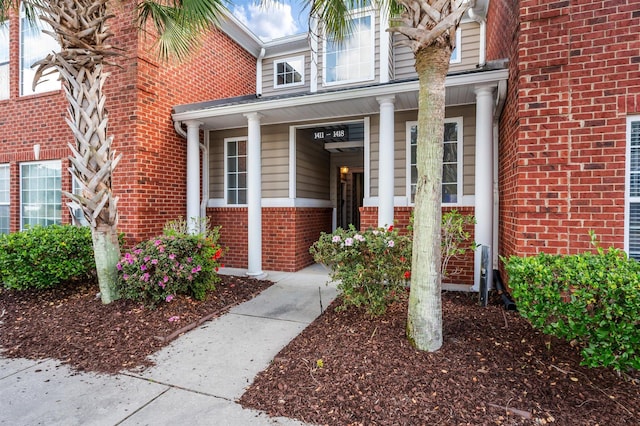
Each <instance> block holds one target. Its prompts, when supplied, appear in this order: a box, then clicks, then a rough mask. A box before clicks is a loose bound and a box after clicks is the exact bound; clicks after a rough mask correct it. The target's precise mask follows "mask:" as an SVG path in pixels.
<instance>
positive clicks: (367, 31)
mask: <svg viewBox="0 0 640 426" xmlns="http://www.w3.org/2000/svg"><path fill="white" fill-rule="evenodd" d="M351 24H352V26H351V32H350V33H349V34H347V35H346V36H345V38H344V40H342V41H337V40H334V39H331V38H329V39H327V41H326V43H325V50H324V67H323V72H324V74H323V80H324V83H325V84H328V85H331V84H338V83H348V82H355V81H363V80H371V79H373V77H374V63H373V60H374V44H375V34H374V29H375V23H374V15H373V13H371V12H369V13H367V14H364V15H363V14H357V15H354V16H353V17H352V18H351Z"/></svg>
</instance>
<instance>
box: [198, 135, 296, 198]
mask: <svg viewBox="0 0 640 426" xmlns="http://www.w3.org/2000/svg"><path fill="white" fill-rule="evenodd" d="M261 133H262V134H261V136H262V197H263V198H286V197H288V196H289V129H288V127H287V126H263V127H262V129H261ZM246 135H247V130H246V129H233V130H224V131H217V132H216V131H212V132H209V197H210V198H225V194H224V140H225V139H226V138H233V137H246Z"/></svg>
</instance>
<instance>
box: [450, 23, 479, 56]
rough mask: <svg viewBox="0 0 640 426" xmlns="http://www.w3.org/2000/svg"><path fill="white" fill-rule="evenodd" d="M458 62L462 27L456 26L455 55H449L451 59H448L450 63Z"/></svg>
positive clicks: (460, 54)
mask: <svg viewBox="0 0 640 426" xmlns="http://www.w3.org/2000/svg"><path fill="white" fill-rule="evenodd" d="M481 43H482V42H481ZM452 53H453V52H452ZM460 62H462V27H458V29H457V30H456V56H455V57H454V56H453V55H451V59H449V63H450V64H459V63H460Z"/></svg>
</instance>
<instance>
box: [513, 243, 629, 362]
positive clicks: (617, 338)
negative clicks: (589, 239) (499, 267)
mask: <svg viewBox="0 0 640 426" xmlns="http://www.w3.org/2000/svg"><path fill="white" fill-rule="evenodd" d="M505 267H506V271H507V273H508V276H509V287H510V288H511V290H512V295H513V298H514V299H515V301H516V303H517V305H518V311H519V312H520V313H521V314H522V316H523V317H525V318H526V319H527V320H529V322H530V323H531V324H532V325H533V326H534V327H535V328H538V329H541V330H542V331H543V332H544V333H547V334H551V335H554V336H557V337H560V338H563V339H566V340H568V341H572V342H574V343H577V344H578V345H579V346H580V348H581V355H582V358H583V364H584V365H587V366H589V367H598V366H610V367H612V368H614V369H615V370H626V369H628V368H635V369H640V316H639V314H638V313H639V312H640V264H639V263H638V262H636V261H635V260H633V259H627V257H626V254H625V253H624V252H622V251H620V250H618V249H615V248H610V249H608V250H606V251H605V250H603V249H602V248H598V250H597V252H596V253H582V254H576V255H566V256H562V255H548V254H539V255H537V256H532V257H524V258H522V257H515V256H512V257H510V258H509V259H508V260H507V261H506V262H505Z"/></svg>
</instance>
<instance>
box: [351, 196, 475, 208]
mask: <svg viewBox="0 0 640 426" xmlns="http://www.w3.org/2000/svg"><path fill="white" fill-rule="evenodd" d="M474 200H475V198H474V196H473V195H466V196H464V197H463V200H462V202H461V203H442V204H441V206H442V207H449V208H455V207H475V202H474ZM393 203H394V205H395V206H396V207H414V204H413V203H411V202H410V200H409V198H407V197H403V196H401V195H396V196H395V197H393ZM362 206H363V207H378V197H365V198H364V200H363V202H362Z"/></svg>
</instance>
